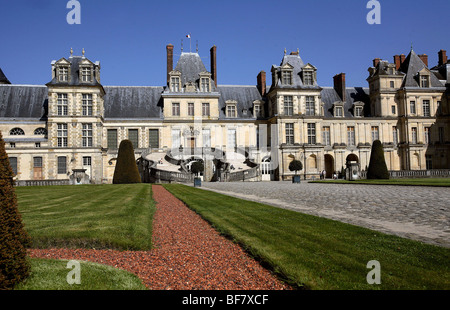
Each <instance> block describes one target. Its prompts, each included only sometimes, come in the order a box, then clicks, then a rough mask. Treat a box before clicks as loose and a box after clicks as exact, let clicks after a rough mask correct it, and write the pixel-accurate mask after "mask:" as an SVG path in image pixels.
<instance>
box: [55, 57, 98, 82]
mask: <svg viewBox="0 0 450 310" xmlns="http://www.w3.org/2000/svg"><path fill="white" fill-rule="evenodd" d="M84 59H86V58H84V57H83V56H71V57H69V59H67V61H69V62H70V66H71V69H70V74H71V75H70V79H69V81H68V82H61V81H59V80H58V78H57V75H55V77H54V78H53V79H52V80H51V81H50V82H48V83H47V85H69V86H80V85H88V86H101V84H100V83H99V82H98V81H97V79H96V78H95V77H92V81H91V82H82V81H80V78H79V77H80V67H79V66H80V62H81V61H82V60H84ZM95 65H96V64H94V66H95ZM94 72H95V70H94ZM94 75H95V73H94Z"/></svg>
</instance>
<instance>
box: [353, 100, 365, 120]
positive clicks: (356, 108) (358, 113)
mask: <svg viewBox="0 0 450 310" xmlns="http://www.w3.org/2000/svg"><path fill="white" fill-rule="evenodd" d="M353 116H355V117H363V116H364V103H363V102H361V101H358V102H355V103H354V104H353Z"/></svg>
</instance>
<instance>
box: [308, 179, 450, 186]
mask: <svg viewBox="0 0 450 310" xmlns="http://www.w3.org/2000/svg"><path fill="white" fill-rule="evenodd" d="M309 183H330V184H370V185H403V186H436V187H450V178H414V179H389V180H367V179H362V180H355V181H348V180H316V181H309Z"/></svg>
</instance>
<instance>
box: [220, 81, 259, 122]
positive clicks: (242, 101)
mask: <svg viewBox="0 0 450 310" xmlns="http://www.w3.org/2000/svg"><path fill="white" fill-rule="evenodd" d="M217 89H218V91H219V93H220V97H219V117H220V118H226V111H225V108H226V103H225V102H226V101H227V100H235V101H237V106H236V109H237V118H249V119H250V118H253V101H255V100H262V97H261V94H260V93H259V91H258V88H257V87H256V86H235V85H218V86H217ZM244 109H246V110H247V115H244V114H243V111H244Z"/></svg>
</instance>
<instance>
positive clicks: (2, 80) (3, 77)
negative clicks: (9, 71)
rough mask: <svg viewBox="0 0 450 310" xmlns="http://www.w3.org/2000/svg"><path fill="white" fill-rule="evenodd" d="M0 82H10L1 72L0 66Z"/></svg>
mask: <svg viewBox="0 0 450 310" xmlns="http://www.w3.org/2000/svg"><path fill="white" fill-rule="evenodd" d="M0 84H11V82H10V81H9V80H8V79H7V78H6V75H5V74H4V73H3V71H2V69H1V68H0Z"/></svg>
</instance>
